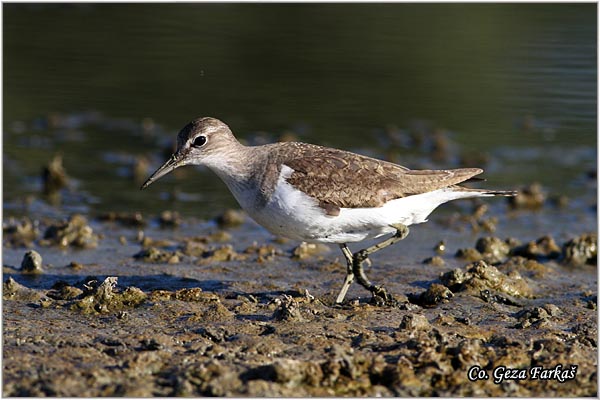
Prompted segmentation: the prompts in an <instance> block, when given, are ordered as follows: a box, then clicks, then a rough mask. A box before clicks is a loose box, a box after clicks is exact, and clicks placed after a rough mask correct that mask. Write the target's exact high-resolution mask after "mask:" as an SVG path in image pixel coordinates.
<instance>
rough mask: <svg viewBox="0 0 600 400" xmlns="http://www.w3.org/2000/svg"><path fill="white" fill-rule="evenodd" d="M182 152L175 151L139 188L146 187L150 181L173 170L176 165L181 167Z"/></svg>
mask: <svg viewBox="0 0 600 400" xmlns="http://www.w3.org/2000/svg"><path fill="white" fill-rule="evenodd" d="M183 159H184V157H183V154H179V153H175V154H173V155H172V156H171V158H169V159H168V160H167V162H165V163H164V164H163V165H162V166H161V167H160V168H159V169H157V170H156V172H154V173H153V174H152V175H150V178H148V180H147V181H146V182H144V184H143V185H142V187H141V188H140V190H143V189H146V188H147V187H148V186H150V184H151V183H152V182H154V181H155V180H158V179H159V178H161V177H163V176H165V175H167V174H168V173H169V172H171V171H173V170H174V169H175V168H177V167H181V166H182V165H184V163H183Z"/></svg>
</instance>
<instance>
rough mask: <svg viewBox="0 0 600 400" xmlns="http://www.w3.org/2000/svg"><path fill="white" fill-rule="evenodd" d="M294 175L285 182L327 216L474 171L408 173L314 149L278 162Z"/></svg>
mask: <svg viewBox="0 0 600 400" xmlns="http://www.w3.org/2000/svg"><path fill="white" fill-rule="evenodd" d="M282 162H283V164H285V165H287V166H288V167H290V168H292V169H293V170H294V172H293V173H292V174H291V176H290V177H289V178H288V179H287V181H288V182H289V183H290V184H291V185H293V186H294V187H295V188H297V189H299V190H301V191H303V192H304V193H306V194H308V195H309V196H311V197H314V198H315V199H317V200H318V201H319V203H320V205H321V207H322V208H323V209H325V210H326V212H327V213H328V214H330V215H336V214H337V213H339V208H340V207H343V208H359V207H381V206H382V205H384V204H385V203H386V202H388V201H390V200H393V199H397V198H400V197H406V196H410V195H415V194H420V193H425V192H429V191H432V190H436V189H441V188H444V187H448V186H452V185H455V184H458V183H460V182H463V181H465V180H467V179H469V178H471V177H472V176H474V175H477V174H480V173H481V172H483V171H482V170H481V169H478V168H463V169H454V170H410V169H408V168H406V167H403V166H400V165H396V164H392V163H389V162H386V161H381V160H377V159H374V158H370V157H365V156H361V155H358V154H354V153H350V152H346V151H341V150H335V149H327V148H323V147H318V146H310V148H303V149H302V151H301V152H299V153H297V157H292V158H289V159H286V160H282Z"/></svg>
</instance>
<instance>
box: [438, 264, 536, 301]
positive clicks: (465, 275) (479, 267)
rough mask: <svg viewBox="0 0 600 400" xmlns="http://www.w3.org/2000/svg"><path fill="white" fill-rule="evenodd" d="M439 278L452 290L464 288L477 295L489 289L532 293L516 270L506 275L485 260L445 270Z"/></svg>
mask: <svg viewBox="0 0 600 400" xmlns="http://www.w3.org/2000/svg"><path fill="white" fill-rule="evenodd" d="M440 280H441V281H442V283H443V284H444V285H446V286H447V287H449V288H450V290H452V291H453V292H457V291H463V290H466V291H469V292H471V293H472V294H475V295H479V293H480V292H481V291H483V290H486V289H490V290H495V291H498V292H502V293H506V294H508V295H510V296H521V297H530V296H531V295H532V290H531V288H530V287H529V285H527V283H526V282H525V281H524V280H523V278H522V277H521V275H520V274H519V273H518V272H517V271H513V272H511V273H510V275H506V274H504V273H502V272H500V271H499V270H498V268H496V267H494V266H491V265H488V264H487V263H486V262H485V261H477V262H475V263H473V264H470V265H467V266H466V267H465V270H462V269H455V270H453V271H449V272H446V273H444V274H442V275H441V276H440Z"/></svg>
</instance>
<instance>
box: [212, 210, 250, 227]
mask: <svg viewBox="0 0 600 400" xmlns="http://www.w3.org/2000/svg"><path fill="white" fill-rule="evenodd" d="M245 220H246V214H245V213H244V212H243V211H240V210H232V209H229V210H226V211H225V212H223V214H221V215H219V216H218V217H217V218H216V219H215V221H216V222H217V225H219V227H220V228H233V227H235V226H239V225H241V224H243V223H244V221H245Z"/></svg>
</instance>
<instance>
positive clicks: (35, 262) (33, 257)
mask: <svg viewBox="0 0 600 400" xmlns="http://www.w3.org/2000/svg"><path fill="white" fill-rule="evenodd" d="M21 271H23V272H24V273H26V274H41V273H43V272H44V270H43V269H42V256H41V255H40V253H38V252H37V251H35V250H29V251H27V252H26V253H25V255H24V256H23V261H22V262H21Z"/></svg>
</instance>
